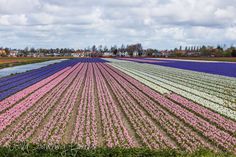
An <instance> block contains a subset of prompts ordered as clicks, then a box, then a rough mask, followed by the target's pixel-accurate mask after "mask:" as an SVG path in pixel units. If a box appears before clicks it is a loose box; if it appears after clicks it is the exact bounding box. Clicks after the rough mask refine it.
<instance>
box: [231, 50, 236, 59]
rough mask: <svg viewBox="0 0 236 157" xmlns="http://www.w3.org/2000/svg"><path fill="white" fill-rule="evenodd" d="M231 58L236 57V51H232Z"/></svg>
mask: <svg viewBox="0 0 236 157" xmlns="http://www.w3.org/2000/svg"><path fill="white" fill-rule="evenodd" d="M231 56H232V57H236V49H234V50H232V53H231Z"/></svg>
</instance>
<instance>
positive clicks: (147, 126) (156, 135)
mask: <svg viewBox="0 0 236 157" xmlns="http://www.w3.org/2000/svg"><path fill="white" fill-rule="evenodd" d="M100 65H101V64H100ZM99 68H100V69H101V72H102V74H103V75H104V77H105V78H106V79H107V82H108V84H109V85H110V87H111V89H112V91H113V92H114V94H115V95H116V97H117V100H118V102H119V104H120V106H121V108H122V110H123V112H124V113H125V115H126V117H127V118H128V120H129V122H130V124H131V125H132V127H133V128H134V130H135V133H136V134H137V135H138V136H139V137H140V139H141V141H142V142H143V143H144V145H145V146H147V147H149V148H167V147H168V148H175V147H176V146H175V145H174V144H173V143H172V142H171V141H170V140H169V139H168V138H167V136H165V134H163V132H162V131H160V130H159V129H158V128H157V127H156V124H155V123H154V122H153V121H152V120H151V119H150V117H149V116H147V114H146V113H145V112H144V111H143V109H142V108H141V107H140V106H139V105H137V103H136V101H135V99H134V98H133V97H131V96H130V94H132V93H127V92H126V91H125V89H124V87H123V85H124V84H125V83H126V82H121V83H122V85H120V84H119V83H118V82H117V81H116V80H115V79H114V78H113V77H112V75H111V74H110V73H108V72H107V69H106V68H104V66H102V65H101V66H100V67H99Z"/></svg>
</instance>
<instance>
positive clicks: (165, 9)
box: [0, 0, 236, 48]
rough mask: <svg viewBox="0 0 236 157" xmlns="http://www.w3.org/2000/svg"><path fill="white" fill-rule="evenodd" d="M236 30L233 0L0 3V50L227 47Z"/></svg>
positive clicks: (15, 0) (23, 0) (27, 0)
mask: <svg viewBox="0 0 236 157" xmlns="http://www.w3.org/2000/svg"><path fill="white" fill-rule="evenodd" d="M235 25H236V3H235V0H224V1H222V0H136V1H133V0H103V1H96V0H80V1H78V0H60V1H58V0H20V1H19V0H0V37H1V38H0V43H1V44H3V45H0V46H13V47H25V46H29V45H30V46H35V47H41V46H45V47H74V48H79V47H80V48H83V47H86V46H88V45H92V44H107V45H113V44H118V45H121V44H122V43H125V44H126V43H132V42H141V43H143V44H144V46H145V47H153V48H171V47H178V46H179V44H186V45H191V44H215V45H216V44H224V43H226V44H232V43H235V42H236V37H235V36H236V33H235ZM2 37H4V39H3V38H2Z"/></svg>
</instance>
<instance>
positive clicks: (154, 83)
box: [108, 59, 236, 120]
mask: <svg viewBox="0 0 236 157" xmlns="http://www.w3.org/2000/svg"><path fill="white" fill-rule="evenodd" d="M108 60H109V61H110V62H111V63H110V64H111V65H113V66H115V67H116V68H118V69H120V70H121V71H123V72H125V73H126V74H128V75H130V76H132V77H134V78H135V79H137V80H139V81H140V82H142V83H144V84H146V85H147V86H149V87H151V88H153V89H154V90H156V91H158V92H160V93H162V94H164V93H169V92H174V93H177V94H179V95H182V96H184V97H186V98H188V99H190V100H192V101H194V102H197V103H199V104H201V105H203V106H205V107H207V108H210V109H212V110H215V111H217V112H218V113H221V114H222V115H225V116H227V117H230V118H232V119H235V120H236V112H235V111H233V110H232V109H230V108H227V107H225V106H224V105H223V104H224V100H223V99H221V98H219V97H217V94H216V93H217V92H216V91H217V90H216V89H219V87H220V89H222V90H223V86H224V84H225V83H230V84H231V83H232V82H234V81H235V80H233V79H231V78H230V79H228V78H226V79H222V77H218V76H216V78H213V77H212V76H214V75H211V77H209V76H208V74H207V75H204V74H201V73H200V75H197V74H196V72H187V71H184V70H179V69H175V68H168V67H161V66H156V65H149V64H140V63H134V62H129V61H120V60H114V59H108ZM121 62H122V63H121ZM160 69H162V70H165V71H169V73H170V72H173V73H175V74H176V73H179V75H182V77H177V79H174V77H168V78H165V77H166V73H165V72H164V71H161V70H160ZM158 70H159V71H158ZM155 71H156V72H155ZM184 75H186V76H191V77H186V79H185V80H184V79H183V77H184ZM193 77H196V80H197V81H195V84H194V85H193V84H191V81H190V80H189V81H186V80H187V79H188V78H193ZM178 78H179V79H178ZM180 78H182V81H183V82H184V81H185V82H184V83H183V82H181V79H180ZM213 80H214V81H213ZM197 82H198V83H199V84H201V82H204V83H205V84H204V85H205V86H206V85H207V84H209V85H208V86H206V87H208V88H206V89H207V90H205V91H203V90H202V89H203V87H200V85H199V86H196V83H197ZM215 83H217V84H216V86H215V87H214V86H213V85H214V84H215ZM234 86H235V84H234ZM200 89H201V90H200ZM210 90H212V91H215V94H212V93H211V92H210ZM218 94H220V91H219V92H218Z"/></svg>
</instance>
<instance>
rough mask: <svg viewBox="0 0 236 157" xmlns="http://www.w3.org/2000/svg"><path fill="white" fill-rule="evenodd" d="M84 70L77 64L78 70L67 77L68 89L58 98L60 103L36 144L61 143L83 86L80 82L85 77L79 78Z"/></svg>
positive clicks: (36, 139)
mask: <svg viewBox="0 0 236 157" xmlns="http://www.w3.org/2000/svg"><path fill="white" fill-rule="evenodd" d="M82 68H83V64H80V65H78V64H77V66H76V69H75V70H74V71H73V72H72V74H71V75H69V76H68V77H67V78H68V80H67V81H68V82H67V85H68V88H67V89H66V90H65V91H64V92H65V93H64V94H63V95H62V96H61V97H60V98H59V97H58V98H57V100H58V101H57V103H56V106H55V107H54V108H53V111H52V112H51V115H50V118H49V119H48V121H47V123H46V124H45V125H44V126H43V127H42V130H40V134H39V136H38V137H36V138H35V139H34V142H45V143H46V142H47V143H60V141H61V139H62V137H63V135H64V131H65V129H66V125H67V122H68V121H69V118H70V114H71V112H72V109H73V107H74V105H75V100H76V98H77V97H76V96H77V94H78V91H79V89H80V88H79V87H80V86H81V81H80V80H81V79H82V77H83V75H81V77H77V76H78V74H81V73H80V72H81V69H82Z"/></svg>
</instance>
